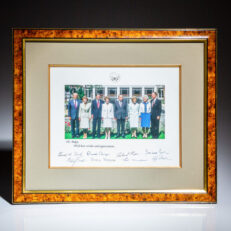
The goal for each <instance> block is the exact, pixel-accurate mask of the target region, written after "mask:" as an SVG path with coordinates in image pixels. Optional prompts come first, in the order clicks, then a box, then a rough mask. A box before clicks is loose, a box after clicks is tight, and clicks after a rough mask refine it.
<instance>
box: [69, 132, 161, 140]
mask: <svg viewBox="0 0 231 231" xmlns="http://www.w3.org/2000/svg"><path fill="white" fill-rule="evenodd" d="M104 138H105V134H101V136H100V139H104ZM65 139H83V134H82V133H80V136H79V137H78V138H76V137H75V138H72V135H71V133H67V132H66V133H65ZM87 139H92V135H91V133H90V134H88V135H87ZM95 139H99V138H97V137H95ZM111 139H153V138H152V136H151V135H150V134H149V136H148V138H143V134H142V133H138V134H137V138H134V137H131V133H128V134H126V135H125V138H122V137H121V136H120V137H119V138H116V134H111ZM158 139H165V134H164V132H160V135H159V138H158Z"/></svg>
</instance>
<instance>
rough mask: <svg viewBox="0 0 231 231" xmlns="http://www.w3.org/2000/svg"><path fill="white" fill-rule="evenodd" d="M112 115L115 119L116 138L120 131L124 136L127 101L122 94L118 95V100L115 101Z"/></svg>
mask: <svg viewBox="0 0 231 231" xmlns="http://www.w3.org/2000/svg"><path fill="white" fill-rule="evenodd" d="M114 117H115V119H116V121H117V136H116V138H118V137H120V131H121V134H122V137H123V138H125V131H124V129H125V120H127V119H128V109H127V102H126V101H125V100H124V99H123V96H122V95H119V96H118V100H117V101H116V102H115V105H114Z"/></svg>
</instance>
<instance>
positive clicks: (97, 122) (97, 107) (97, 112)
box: [91, 93, 104, 139]
mask: <svg viewBox="0 0 231 231" xmlns="http://www.w3.org/2000/svg"><path fill="white" fill-rule="evenodd" d="M100 98H101V96H100V94H99V93H97V94H96V97H95V99H94V100H93V101H92V104H91V116H92V119H93V131H92V138H93V139H94V138H95V134H96V127H97V137H98V138H100V126H101V119H102V105H103V103H104V102H103V100H101V99H100Z"/></svg>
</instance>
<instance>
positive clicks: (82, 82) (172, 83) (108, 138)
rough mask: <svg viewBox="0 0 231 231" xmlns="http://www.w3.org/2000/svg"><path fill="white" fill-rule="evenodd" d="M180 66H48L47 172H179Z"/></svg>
mask: <svg viewBox="0 0 231 231" xmlns="http://www.w3.org/2000/svg"><path fill="white" fill-rule="evenodd" d="M180 73H181V66H179V65H165V66H164V65H162V66H158V65H124V66H119V65H114V66H113V65H111V66H110V65H55V64H54V65H50V66H49V168H84V167H93V168H98V167H99V168H101V167H103V168H108V167H151V168H152V167H153V168H155V167H171V168H172V167H175V168H180V167H181V128H180V121H181V115H180V105H181V103H180V100H181V97H180V95H181V94H180V92H181V89H180V82H181V74H180Z"/></svg>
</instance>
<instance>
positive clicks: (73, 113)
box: [68, 99, 81, 120]
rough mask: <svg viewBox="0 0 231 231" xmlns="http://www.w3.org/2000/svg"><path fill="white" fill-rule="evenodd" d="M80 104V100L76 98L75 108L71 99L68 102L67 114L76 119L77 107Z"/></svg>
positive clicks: (77, 114)
mask: <svg viewBox="0 0 231 231" xmlns="http://www.w3.org/2000/svg"><path fill="white" fill-rule="evenodd" d="M80 104H81V100H80V99H77V108H75V103H74V100H73V99H71V100H70V101H69V103H68V116H69V117H71V119H73V120H74V119H77V118H78V117H79V107H80Z"/></svg>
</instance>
